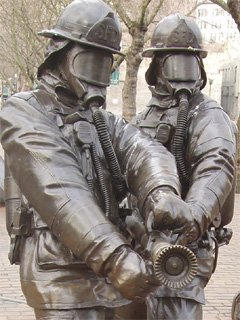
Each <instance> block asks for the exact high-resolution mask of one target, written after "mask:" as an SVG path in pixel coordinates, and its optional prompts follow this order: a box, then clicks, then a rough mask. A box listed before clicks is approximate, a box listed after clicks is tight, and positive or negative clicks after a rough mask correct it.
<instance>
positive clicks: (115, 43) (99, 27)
mask: <svg viewBox="0 0 240 320" xmlns="http://www.w3.org/2000/svg"><path fill="white" fill-rule="evenodd" d="M86 39H87V40H88V41H90V42H94V43H98V44H100V45H103V46H104V47H110V48H114V49H116V50H119V49H120V42H121V34H120V31H119V28H118V26H117V24H116V22H115V20H114V18H113V17H111V16H109V15H108V16H107V17H105V18H104V19H103V20H101V21H99V22H98V23H96V24H95V25H94V26H93V27H92V28H91V29H90V30H89V31H88V33H87V35H86Z"/></svg>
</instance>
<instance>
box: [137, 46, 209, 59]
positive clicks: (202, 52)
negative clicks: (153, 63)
mask: <svg viewBox="0 0 240 320" xmlns="http://www.w3.org/2000/svg"><path fill="white" fill-rule="evenodd" d="M166 51H171V52H172V51H178V52H179V51H180V52H182V51H185V52H190V53H199V54H200V56H201V58H206V56H207V54H208V52H207V51H206V50H203V49H196V48H192V47H188V48H186V47H177V48H176V47H167V48H149V49H146V50H144V51H143V53H142V57H144V58H152V57H153V56H154V54H155V53H156V52H166Z"/></svg>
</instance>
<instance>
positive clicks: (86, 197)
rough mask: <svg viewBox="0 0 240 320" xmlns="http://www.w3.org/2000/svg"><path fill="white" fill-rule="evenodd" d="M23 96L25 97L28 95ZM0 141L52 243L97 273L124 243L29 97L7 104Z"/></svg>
mask: <svg viewBox="0 0 240 320" xmlns="http://www.w3.org/2000/svg"><path fill="white" fill-rule="evenodd" d="M28 95H29V93H28ZM0 128H1V143H2V145H3V148H4V150H5V152H6V154H7V157H8V165H9V168H10V170H11V172H12V174H13V177H14V179H15V181H16V183H17V184H18V186H19V188H20V190H21V191H22V193H23V194H24V195H25V197H26V198H27V200H28V201H29V203H30V204H31V205H32V206H33V207H34V208H35V210H36V211H38V213H39V214H40V216H41V217H42V219H43V220H44V221H45V223H47V225H48V226H49V228H50V229H51V230H52V232H53V233H54V234H55V236H57V237H58V239H59V240H60V241H61V242H62V243H63V244H64V245H65V246H67V247H68V248H69V249H70V250H72V252H74V254H75V255H76V256H77V257H80V258H82V259H84V260H85V262H86V263H87V264H88V265H89V266H90V267H91V268H92V269H93V270H94V271H95V272H96V273H98V274H99V273H101V269H102V266H103V263H104V261H106V259H107V258H108V257H109V256H110V255H111V254H112V253H113V251H114V250H116V249H117V248H118V247H120V246H122V245H128V243H127V241H126V239H125V238H124V237H123V236H122V235H121V234H120V233H118V232H117V231H116V229H115V227H114V225H113V224H112V223H111V222H110V221H108V219H107V218H106V217H105V215H104V213H103V212H102V210H101V209H100V207H99V206H98V204H97V203H96V201H95V199H94V197H93V195H92V193H91V192H90V190H89V188H88V186H87V184H86V181H85V179H84V177H83V175H82V172H81V167H80V166H79V164H78V162H77V159H76V157H75V155H74V152H73V150H72V149H71V146H70V144H69V142H68V141H67V140H66V139H65V138H64V136H63V135H62V133H61V131H60V130H59V128H58V126H57V125H56V124H55V123H54V122H53V121H52V120H51V119H50V118H49V117H48V116H47V114H46V111H44V110H43V109H42V108H41V107H40V105H39V104H38V103H37V102H36V100H35V98H34V97H33V96H32V95H29V96H28V98H26V97H25V98H24V99H23V98H22V96H21V94H20V96H18V95H16V96H13V97H11V98H10V99H8V100H7V102H6V104H5V106H4V107H3V108H2V110H1V115H0Z"/></svg>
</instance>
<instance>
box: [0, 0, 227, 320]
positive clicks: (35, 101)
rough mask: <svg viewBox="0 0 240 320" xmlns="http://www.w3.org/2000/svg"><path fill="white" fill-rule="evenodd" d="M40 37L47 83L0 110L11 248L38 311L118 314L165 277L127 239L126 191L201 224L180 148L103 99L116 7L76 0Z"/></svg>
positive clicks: (176, 220)
mask: <svg viewBox="0 0 240 320" xmlns="http://www.w3.org/2000/svg"><path fill="white" fill-rule="evenodd" d="M41 35H42V36H44V37H49V38H50V42H49V45H48V47H47V50H46V56H45V60H44V62H43V63H42V65H41V66H40V67H39V69H38V77H39V86H38V88H37V89H36V90H34V91H29V92H21V93H18V94H15V95H14V96H12V97H11V98H9V99H8V100H7V102H6V103H5V105H4V107H3V109H2V111H1V115H0V120H1V122H0V125H1V143H2V145H3V148H4V150H5V157H6V158H5V162H6V179H5V189H6V214H7V229H8V232H9V235H10V236H11V250H10V254H9V258H10V261H11V263H17V264H18V263H19V264H20V278H21V285H22V290H23V293H24V295H25V297H26V300H27V303H28V304H29V305H30V306H31V307H33V308H34V311H35V315H36V319H45V320H46V319H51V320H53V319H84V320H86V319H113V317H114V312H115V309H117V308H119V307H121V306H124V305H127V304H129V303H130V302H131V301H132V300H133V301H144V299H145V298H146V296H147V295H148V294H149V293H151V292H154V291H155V290H156V289H157V287H158V286H159V282H158V281H157V279H156V277H155V275H154V273H153V269H152V264H151V262H150V261H147V260H144V259H143V258H142V257H141V256H140V255H139V254H138V253H136V252H135V251H134V250H133V249H132V248H131V244H130V242H129V241H128V237H129V233H128V232H127V230H126V225H125V218H126V216H127V215H128V211H127V210H124V208H122V210H120V209H119V203H120V202H121V201H122V200H123V199H124V198H125V197H126V195H127V192H130V193H132V194H133V195H134V196H136V198H137V199H138V206H139V211H140V213H141V215H142V219H143V220H144V219H145V217H151V219H150V218H149V219H150V220H149V219H148V223H149V221H151V224H152V225H154V224H156V225H161V224H162V225H164V227H165V228H166V229H168V230H173V229H174V230H175V229H179V232H180V233H183V232H186V233H188V234H189V237H188V240H189V241H193V240H194V239H195V238H196V234H198V230H197V229H196V228H197V224H196V222H195V221H194V217H193V215H192V213H191V210H190V208H189V206H188V205H187V204H186V203H185V202H184V201H183V200H182V199H181V197H180V182H179V179H178V174H177V168H176V165H175V160H174V157H173V156H172V155H171V153H169V152H168V151H167V149H166V148H165V147H164V146H163V145H161V144H160V143H159V142H156V141H151V139H150V138H149V137H148V136H147V135H145V134H143V133H141V131H140V130H139V128H137V127H136V126H134V125H132V124H127V123H126V122H125V121H124V120H123V119H122V118H121V117H119V116H115V115H113V114H111V113H109V112H106V111H104V110H101V109H100V107H101V105H103V103H104V102H105V95H106V87H107V86H108V85H109V82H110V74H111V67H112V61H113V54H121V52H120V41H121V30H120V24H119V21H118V18H117V16H116V14H115V13H114V12H113V11H112V10H111V9H110V8H109V7H108V6H107V5H106V4H105V3H104V2H103V1H101V0H75V1H73V2H72V3H71V4H70V5H68V6H67V7H66V8H65V9H64V10H63V12H62V14H61V15H60V17H59V19H58V20H57V22H56V24H55V25H54V27H53V28H52V29H51V30H44V31H43V32H41ZM229 134H230V133H229ZM229 143H230V142H229ZM226 153H229V154H230V153H231V148H229V151H226ZM228 169H229V170H231V168H230V167H229V168H228ZM227 173H228V171H227V170H226V172H225V171H224V172H223V174H226V175H227ZM231 173H232V170H231ZM229 183H230V182H229ZM158 197H159V198H158ZM169 201H171V205H169V206H167V208H166V207H165V206H166V203H169ZM150 211H151V212H154V217H152V214H151V212H150ZM174 230H173V232H174ZM174 263H175V262H174Z"/></svg>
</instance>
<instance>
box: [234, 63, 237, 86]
mask: <svg viewBox="0 0 240 320" xmlns="http://www.w3.org/2000/svg"><path fill="white" fill-rule="evenodd" d="M236 82H237V66H236V67H235V69H234V83H236Z"/></svg>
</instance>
